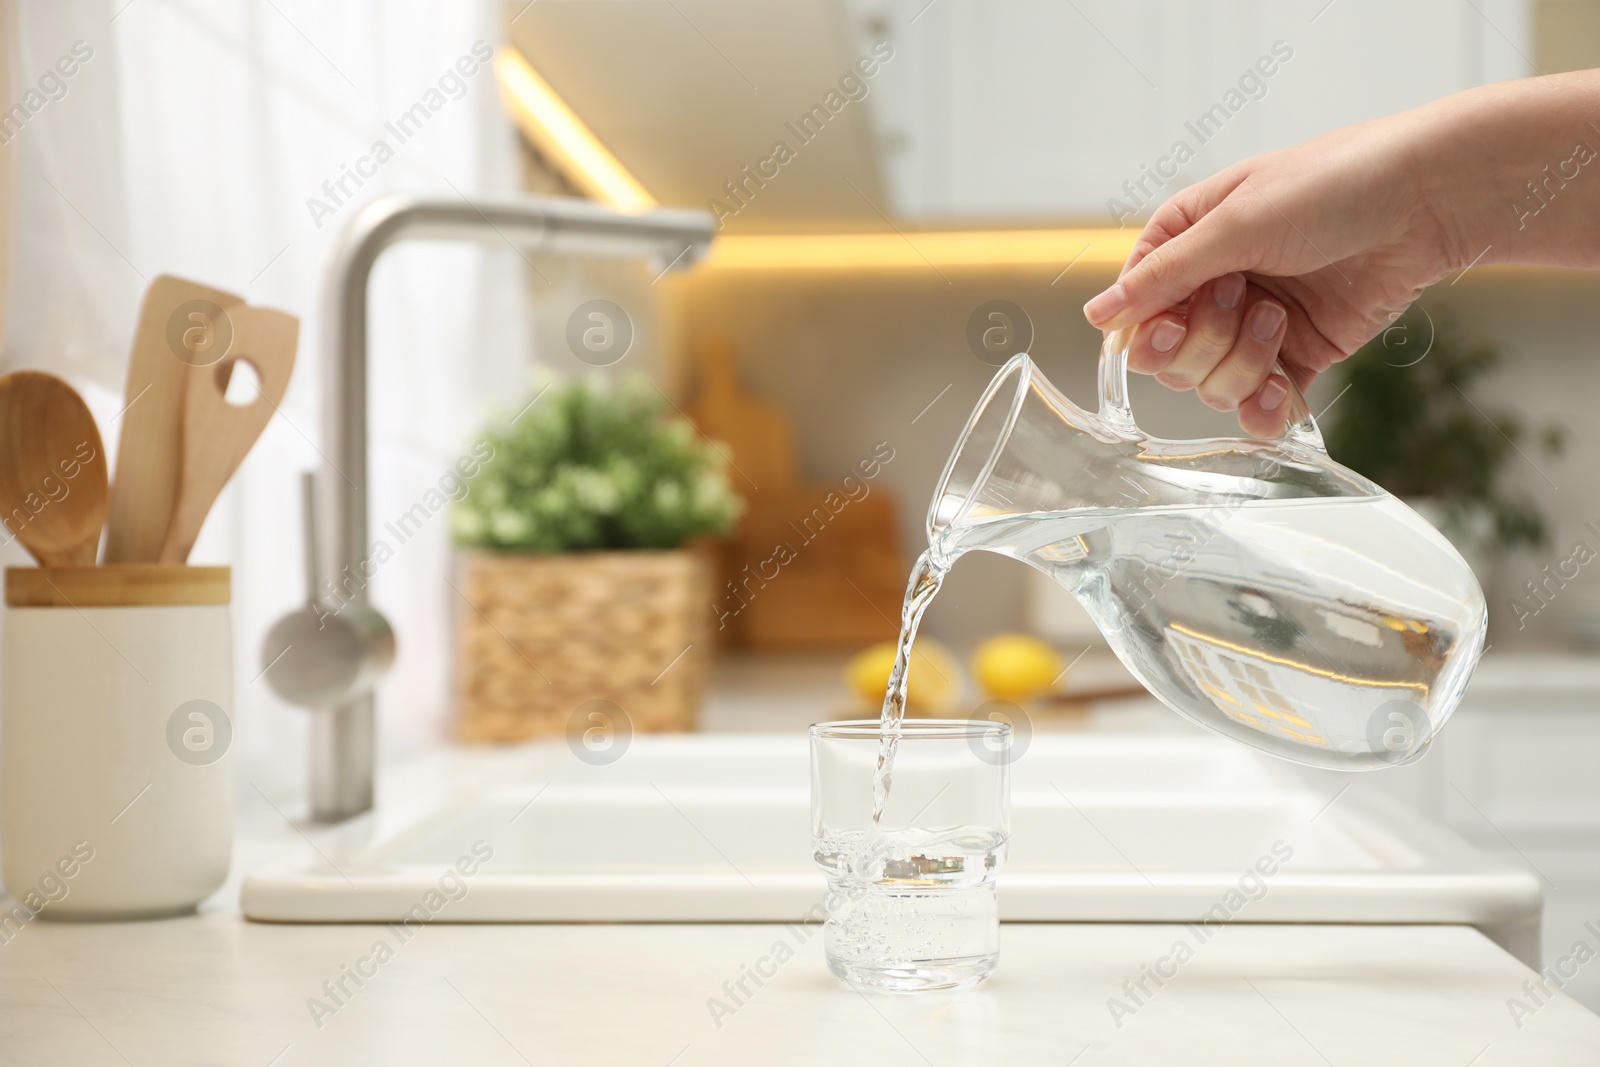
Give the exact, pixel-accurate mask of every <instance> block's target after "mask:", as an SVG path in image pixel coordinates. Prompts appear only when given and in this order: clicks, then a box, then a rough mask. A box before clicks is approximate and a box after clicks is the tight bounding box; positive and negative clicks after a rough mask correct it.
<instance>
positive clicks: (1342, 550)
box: [875, 331, 1488, 807]
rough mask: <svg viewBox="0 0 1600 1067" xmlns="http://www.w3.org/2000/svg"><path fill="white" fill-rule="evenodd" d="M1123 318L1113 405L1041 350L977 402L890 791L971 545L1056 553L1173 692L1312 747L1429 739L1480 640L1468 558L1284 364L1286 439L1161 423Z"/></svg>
mask: <svg viewBox="0 0 1600 1067" xmlns="http://www.w3.org/2000/svg"><path fill="white" fill-rule="evenodd" d="M1128 340H1129V335H1127V334H1125V333H1123V332H1121V331H1119V332H1117V333H1113V334H1112V335H1110V336H1109V337H1108V338H1107V340H1106V343H1105V346H1104V348H1103V349H1102V352H1101V358H1100V410H1099V411H1098V412H1088V411H1084V410H1083V409H1081V408H1079V407H1078V406H1077V405H1076V404H1074V403H1073V402H1072V401H1071V400H1069V399H1068V398H1067V397H1066V396H1064V395H1063V394H1062V393H1061V392H1059V391H1058V390H1057V389H1056V388H1055V387H1053V386H1052V385H1051V384H1050V383H1049V382H1048V381H1046V380H1045V379H1044V377H1043V376H1042V375H1041V374H1040V373H1039V370H1038V368H1037V367H1036V366H1035V365H1034V364H1033V362H1032V361H1031V360H1030V359H1029V358H1028V356H1026V355H1018V356H1015V357H1013V358H1012V359H1011V361H1010V362H1009V363H1007V364H1006V365H1005V366H1004V367H1002V368H1001V369H1000V371H999V373H998V374H996V375H995V378H994V380H993V381H992V382H991V383H990V384H989V387H988V389H987V390H986V391H985V392H984V394H983V396H982V397H981V398H980V399H979V401H978V404H977V407H976V409H975V410H974V411H973V413H972V416H971V418H969V419H968V421H967V425H966V428H965V429H964V430H963V431H962V433H961V437H960V439H959V440H958V441H957V443H956V446H955V449H954V451H953V452H952V453H951V455H950V459H949V461H948V462H947V463H946V464H945V468H944V472H943V474H942V475H941V476H940V478H939V482H938V486H937V488H936V489H935V490H934V494H933V500H932V503H931V504H930V506H929V509H928V519H927V529H928V550H927V551H926V552H925V553H923V555H922V556H921V557H920V558H919V559H918V561H917V564H916V566H915V567H914V568H913V571H912V575H911V580H910V583H909V586H908V588H907V593H906V600H905V605H904V610H903V614H902V619H901V634H900V656H899V659H898V661H897V662H896V665H895V669H894V672H893V673H892V674H891V676H890V679H889V687H888V692H887V694H886V696H885V700H884V708H883V741H882V751H881V754H880V759H879V775H878V779H877V781H876V783H875V792H876V794H877V797H876V799H877V801H878V803H879V806H880V807H881V803H882V800H883V798H884V796H885V795H886V793H887V789H888V787H889V782H890V772H891V769H892V764H893V758H894V748H895V739H896V732H897V730H898V726H899V721H900V717H901V715H902V714H903V711H904V707H905V686H906V666H907V663H908V662H909V654H910V649H911V645H912V642H913V640H914V639H915V636H916V629H917V623H918V620H919V619H920V618H921V616H922V613H923V611H924V610H925V609H926V608H927V606H928V604H929V602H930V601H931V600H932V599H933V597H934V595H935V594H936V593H937V592H938V588H939V583H940V581H941V580H942V578H943V576H944V574H945V572H947V571H948V570H949V568H950V567H951V566H952V565H953V564H954V562H955V561H956V559H957V558H958V557H960V556H961V555H962V554H964V553H966V552H971V551H979V550H981V551H986V552H997V553H1000V554H1002V555H1005V556H1009V557H1011V558H1012V559H1016V560H1019V561H1021V562H1023V563H1026V564H1028V565H1029V566H1032V567H1037V568H1038V569H1040V570H1042V571H1044V572H1045V573H1046V574H1048V575H1050V577H1052V578H1053V579H1055V580H1056V581H1057V582H1059V583H1060V584H1061V585H1063V586H1064V587H1065V588H1066V589H1068V590H1069V591H1070V592H1071V593H1072V594H1073V596H1074V597H1076V598H1077V600H1078V601H1079V602H1080V603H1081V604H1082V605H1083V606H1084V608H1085V609H1086V610H1087V611H1088V613H1089V615H1090V616H1091V617H1092V618H1093V620H1094V622H1095V624H1096V625H1097V626H1098V627H1099V629H1100V631H1101V632H1102V633H1103V634H1104V635H1105V638H1106V641H1107V642H1108V643H1109V645H1110V646H1111V648H1112V650H1113V651H1114V652H1115V653H1116V655H1117V657H1118V658H1119V659H1120V660H1121V661H1122V662H1123V664H1124V665H1125V666H1126V667H1127V668H1128V670H1129V671H1131V672H1132V673H1133V675H1134V676H1135V677H1136V678H1137V679H1138V680H1139V681H1140V683H1142V684H1143V685H1144V686H1145V687H1146V688H1148V689H1149V690H1150V692H1151V693H1153V694H1155V696H1157V697H1158V698H1159V699H1160V700H1161V701H1162V703H1164V704H1166V705H1167V706H1168V707H1169V708H1171V709H1172V710H1173V711H1176V712H1177V713H1178V714H1180V715H1182V716H1184V717H1185V718H1187V719H1190V720H1192V721H1193V722H1196V723H1198V724H1200V725H1201V726H1204V727H1207V728H1208V729H1211V730H1214V731H1216V732H1218V733H1221V734H1223V735H1225V736H1227V737H1231V738H1233V739H1234V740H1237V741H1242V742H1244V743H1245V744H1248V745H1252V746H1254V747H1256V748H1259V749H1262V750H1264V751H1267V752H1270V753H1272V754H1274V755H1277V756H1282V757H1285V758H1287V759H1290V760H1294V761H1297V762H1300V763H1306V764H1311V765H1314V766H1319V767H1329V768H1334V769H1338V770H1368V769H1372V768H1379V767H1387V766H1393V765H1396V764H1401V763H1408V762H1411V761H1412V760H1415V759H1417V758H1419V757H1420V756H1421V755H1422V754H1423V753H1424V752H1425V751H1426V749H1427V747H1428V745H1429V743H1430V742H1431V741H1432V740H1433V738H1434V736H1435V735H1436V734H1437V733H1438V731H1439V729H1440V727H1442V726H1443V725H1444V723H1445V720H1446V719H1448V718H1449V716H1450V713H1451V712H1452V711H1454V710H1455V707H1456V705H1457V703H1459V701H1460V699H1461V695H1462V692H1463V691H1464V690H1465V688H1466V685H1467V681H1468V679H1469V678H1470V677H1471V674H1472V670H1473V667H1474V666H1475V665H1476V663H1477V660H1478V656H1479V654H1480V653H1481V652H1482V650H1483V642H1484V629H1485V624H1486V621H1487V617H1488V610H1487V607H1486V605H1485V603H1484V598H1483V592H1482V590H1481V589H1480V588H1479V586H1478V582H1477V580H1476V579H1475V578H1474V576H1473V574H1472V571H1471V569H1470V568H1469V567H1468V566H1467V564H1466V562H1465V561H1464V560H1463V559H1462V558H1461V555H1460V553H1458V552H1457V551H1456V550H1455V548H1454V547H1453V546H1452V545H1451V544H1450V542H1448V541H1447V540H1445V538H1444V537H1443V536H1442V535H1441V534H1440V533H1439V532H1438V531H1437V530H1435V529H1434V528H1433V527H1432V526H1430V525H1429V524H1428V523H1427V522H1426V521H1425V520H1423V519H1422V518H1421V517H1420V516H1419V515H1417V513H1416V512H1414V511H1412V510H1411V509H1410V508H1409V507H1407V506H1406V505H1405V504H1403V503H1402V502H1400V501H1399V500H1397V499H1396V498H1394V497H1393V496H1391V495H1390V494H1389V493H1387V492H1385V491H1384V490H1383V489H1382V488H1381V487H1379V486H1378V485H1376V484H1375V483H1373V482H1371V481H1369V480H1368V479H1366V478H1364V477H1362V476H1361V475H1359V474H1357V473H1355V472H1354V471H1352V470H1349V469H1348V468H1346V467H1342V466H1340V465H1339V464H1338V463H1336V462H1334V460H1333V459H1332V458H1330V457H1329V455H1328V453H1327V450H1326V449H1325V448H1324V446H1323V443H1322V437H1321V434H1320V433H1319V432H1318V430H1317V427H1316V423H1315V420H1314V419H1313V418H1312V416H1311V414H1310V411H1309V409H1308V408H1307V407H1306V404H1305V400H1304V398H1303V397H1302V396H1301V395H1300V393H1299V391H1298V390H1297V389H1295V388H1294V387H1293V385H1292V383H1291V384H1290V389H1289V394H1290V395H1289V397H1288V398H1287V400H1286V401H1285V403H1286V404H1288V405H1289V418H1288V424H1287V429H1286V430H1285V432H1284V433H1283V435H1282V436H1281V437H1280V438H1278V439H1276V440H1257V439H1246V438H1218V439H1211V440H1201V441H1168V440H1162V439H1159V438H1155V437H1151V436H1150V435H1148V434H1146V433H1144V432H1143V431H1141V430H1140V429H1139V427H1138V426H1137V425H1136V424H1135V422H1134V419H1133V414H1132V412H1131V410H1130V409H1129V406H1128V397H1127V343H1128Z"/></svg>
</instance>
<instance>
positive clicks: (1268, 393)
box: [1260, 378, 1289, 411]
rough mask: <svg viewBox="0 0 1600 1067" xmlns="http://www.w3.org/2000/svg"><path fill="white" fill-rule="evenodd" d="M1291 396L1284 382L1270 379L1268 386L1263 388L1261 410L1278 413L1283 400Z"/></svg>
mask: <svg viewBox="0 0 1600 1067" xmlns="http://www.w3.org/2000/svg"><path fill="white" fill-rule="evenodd" d="M1288 395H1289V390H1288V389H1286V388H1284V385H1283V383H1282V382H1280V381H1278V379H1276V378H1268V379H1267V384H1266V385H1263V386H1262V387H1261V396H1260V403H1261V410H1262V411H1276V410H1278V405H1279V404H1281V403H1283V398H1284V397H1286V396H1288Z"/></svg>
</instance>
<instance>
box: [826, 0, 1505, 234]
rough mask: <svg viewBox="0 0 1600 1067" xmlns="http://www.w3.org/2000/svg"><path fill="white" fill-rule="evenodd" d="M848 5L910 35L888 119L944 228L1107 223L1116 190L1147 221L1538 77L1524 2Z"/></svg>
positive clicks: (929, 213)
mask: <svg viewBox="0 0 1600 1067" xmlns="http://www.w3.org/2000/svg"><path fill="white" fill-rule="evenodd" d="M849 7H850V9H851V10H852V11H853V12H854V13H855V16H856V17H854V18H853V22H854V24H856V25H858V26H860V27H861V32H862V33H863V34H864V35H865V34H867V33H870V32H874V30H879V29H883V28H884V27H885V26H886V27H887V30H888V32H889V34H890V37H891V39H892V40H893V41H894V44H895V48H896V57H895V61H894V63H893V64H891V65H890V66H889V67H886V68H885V71H884V74H883V77H882V78H881V79H880V83H879V84H878V85H877V86H876V87H875V88H874V94H873V96H872V97H871V98H870V99H871V101H872V104H871V106H872V109H873V119H874V125H875V128H876V133H877V136H878V138H879V140H880V143H881V145H882V146H883V148H884V151H883V153H882V159H883V161H884V170H885V176H886V182H887V185H888V188H889V190H890V192H891V197H892V200H893V205H894V211H893V212H892V213H893V214H896V215H898V216H899V217H903V218H907V219H912V220H917V221H919V222H924V223H927V224H937V223H940V222H949V221H952V220H969V221H970V220H974V219H983V218H990V219H1003V218H1015V219H1028V218H1040V217H1045V218H1072V219H1079V220H1082V221H1085V222H1089V223H1100V224H1109V223H1112V222H1113V218H1112V215H1113V211H1112V209H1111V208H1109V207H1108V200H1110V199H1111V198H1113V197H1115V198H1117V199H1119V200H1120V201H1121V202H1122V203H1123V204H1127V205H1129V206H1130V207H1133V208H1135V209H1137V210H1138V212H1139V213H1140V214H1141V215H1142V214H1147V213H1148V211H1149V209H1150V207H1152V206H1153V205H1154V204H1156V203H1159V202H1160V201H1161V200H1163V199H1165V198H1166V196H1167V195H1170V194H1171V193H1172V192H1175V191H1176V190H1177V189H1179V188H1181V187H1182V186H1184V185H1186V184H1189V183H1191V182H1193V181H1196V180H1198V179H1200V178H1202V177H1204V176H1206V175H1207V174H1210V173H1212V172H1214V171H1215V170H1217V169H1219V168H1221V167H1223V166H1225V165H1227V164H1228V163H1231V162H1233V161H1235V160H1238V159H1242V158H1245V157H1247V156H1250V155H1254V154H1256V153H1258V152H1262V151H1266V150H1268V149H1272V148H1278V147H1283V146H1285V145H1289V144H1293V143H1295V142H1297V141H1300V140H1304V139H1305V138H1308V137H1311V136H1314V135H1316V134H1318V133H1321V132H1323V131H1326V130H1328V129H1331V128H1334V127H1337V126H1341V125H1344V124H1347V123H1350V122H1356V121H1359V120H1362V119H1367V118H1372V117H1374V116H1377V115H1382V114H1387V113H1390V112H1393V111H1397V110H1401V109H1404V108H1408V107H1412V106H1415V105H1417V104H1420V103H1423V102H1425V101H1427V100H1431V99H1434V98H1436V97H1439V96H1443V95H1446V94H1448V93H1451V92H1455V91H1456V90H1459V89H1463V88H1466V87H1468V86H1471V85H1476V84H1480V83H1483V82H1487V81H1496V80H1501V79H1505V78H1512V77H1519V76H1522V75H1524V74H1528V73H1532V69H1531V62H1530V61H1529V60H1528V59H1527V58H1526V57H1527V56H1528V55H1529V54H1531V50H1532V49H1531V45H1530V44H1529V36H1530V34H1529V31H1528V28H1527V23H1528V16H1527V10H1526V9H1527V2H1526V0H1474V2H1472V3H1462V2H1460V0H1411V2H1408V3H1404V4H1397V3H1393V2H1380V0H1332V3H1329V2H1328V0H1304V2H1295V3H1267V2H1264V0H1206V2H1200V3H1197V2H1194V0H1138V2H1132V3H1129V2H1114V0H1074V2H1072V3H1060V2H1059V0H1016V2H1009V3H1005V4H992V3H985V2H983V0H935V2H934V3H931V4H930V3H928V0H903V2H901V0H895V2H894V3H892V4H891V6H890V8H889V9H888V14H887V15H884V14H883V12H884V8H883V6H882V5H881V4H874V3H871V2H870V0H850V2H849ZM875 20H876V21H875ZM1275 53H1276V54H1275ZM1258 64H1259V66H1258ZM1264 72H1270V73H1264ZM1214 108H1218V109H1221V110H1213V109H1214ZM1206 114H1211V115H1212V116H1213V118H1212V120H1211V122H1210V123H1207V124H1205V125H1201V124H1200V120H1201V118H1202V116H1204V115H1206ZM1180 145H1182V146H1184V147H1183V148H1179V149H1178V150H1177V152H1176V153H1175V152H1174V149H1175V148H1177V146H1180ZM1187 153H1192V158H1191V157H1190V156H1189V155H1188V154H1187ZM1179 157H1182V158H1183V162H1182V165H1181V166H1179V165H1178V162H1179ZM1164 159H1165V160H1166V162H1163V160H1164ZM1146 168H1149V170H1146ZM1158 168H1159V169H1161V170H1163V171H1165V172H1166V173H1165V176H1164V177H1163V178H1161V180H1159V181H1157V180H1155V179H1154V178H1153V177H1152V175H1153V174H1155V172H1156V170H1157V169H1158ZM1141 179H1143V184H1144V188H1143V190H1140V189H1138V187H1137V185H1138V183H1139V182H1140V181H1141ZM1125 182H1131V183H1134V186H1133V187H1132V193H1131V194H1130V192H1129V189H1128V188H1125V187H1124V183H1125Z"/></svg>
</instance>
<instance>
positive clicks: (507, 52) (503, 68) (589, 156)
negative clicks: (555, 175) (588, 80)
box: [494, 46, 656, 212]
mask: <svg viewBox="0 0 1600 1067" xmlns="http://www.w3.org/2000/svg"><path fill="white" fill-rule="evenodd" d="M494 76H495V80H496V81H498V82H499V84H500V96H501V98H502V99H503V100H504V101H505V103H506V109H507V110H508V111H510V113H511V118H512V120H513V121H515V122H516V124H517V128H518V129H520V130H521V131H522V133H523V135H524V136H526V137H527V138H528V140H530V141H532V142H533V144H534V147H536V148H538V149H539V151H541V152H543V153H544V155H545V157H546V158H548V159H549V160H550V162H551V163H552V164H553V165H554V166H556V167H557V168H559V169H560V171H561V173H563V174H565V175H566V176H567V177H568V178H569V179H571V180H572V182H573V183H574V184H575V185H577V186H578V187H579V188H580V189H582V190H583V191H584V192H586V193H588V194H589V195H590V196H593V197H594V198H595V199H597V200H599V201H600V202H601V203H603V204H606V205H608V206H610V207H614V208H616V209H617V210H618V211H628V212H634V211H648V210H649V209H650V208H653V207H655V206H656V199H655V197H653V196H651V195H650V194H649V193H648V192H647V191H646V190H645V187H644V186H642V185H640V184H639V182H638V180H637V179H636V178H634V176H633V175H632V174H631V173H629V171H628V168H626V167H624V166H623V165H622V164H621V163H620V162H618V161H617V157H616V156H614V155H612V154H611V151H610V149H608V148H606V146H605V145H603V144H601V143H600V140H599V138H597V137H596V136H595V135H594V132H593V131H592V130H590V129H589V127H588V126H586V125H585V124H584V121H583V120H582V119H580V118H579V117H578V116H577V114H576V113H574V112H573V110H572V109H571V108H570V107H568V106H567V102H566V101H565V100H563V99H561V97H559V96H557V95H556V91H555V90H554V89H552V88H550V83H549V82H547V81H545V80H544V79H543V78H541V77H540V76H539V72H538V71H536V70H534V69H533V67H531V66H530V65H529V64H528V61H527V60H526V59H525V58H523V55H522V53H521V52H519V51H517V50H516V49H515V48H511V47H509V46H508V47H504V48H501V49H500V51H498V52H496V53H495V57H494Z"/></svg>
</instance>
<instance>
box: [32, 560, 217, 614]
mask: <svg viewBox="0 0 1600 1067" xmlns="http://www.w3.org/2000/svg"><path fill="white" fill-rule="evenodd" d="M232 573H233V572H232V570H231V568H228V567H190V566H188V565H186V564H182V563H108V564H106V565H105V566H101V567H7V568H6V606H7V607H12V608H129V607H150V606H156V605H173V606H177V605H197V604H226V603H228V601H229V599H230V598H231V597H232V594H233V588H232V584H233V583H232Z"/></svg>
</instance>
